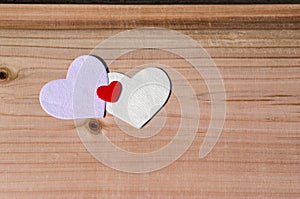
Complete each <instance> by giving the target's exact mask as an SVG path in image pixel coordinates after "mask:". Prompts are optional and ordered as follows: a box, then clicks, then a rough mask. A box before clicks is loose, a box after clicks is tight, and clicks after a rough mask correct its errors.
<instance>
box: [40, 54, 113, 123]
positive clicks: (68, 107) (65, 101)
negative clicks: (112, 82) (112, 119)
mask: <svg viewBox="0 0 300 199" xmlns="http://www.w3.org/2000/svg"><path fill="white" fill-rule="evenodd" d="M83 67H89V70H87V71H89V73H86V74H83V75H84V77H85V78H84V82H80V83H81V85H80V86H77V87H76V89H78V90H77V92H76V93H79V95H77V96H76V98H78V100H80V104H81V106H80V107H76V108H78V109H82V110H86V108H85V106H86V104H85V103H86V101H92V102H94V104H93V105H94V107H95V108H94V111H90V112H84V111H83V112H82V113H80V114H76V116H75V115H74V110H73V109H74V107H73V98H74V96H73V95H74V86H75V83H76V81H77V77H78V74H79V73H80V71H81V69H82V68H83ZM91 79H96V80H97V83H96V84H95V85H90V83H89V82H90V80H91ZM107 84H108V75H107V71H106V67H105V65H104V64H103V63H102V61H100V60H99V59H98V58H96V57H94V56H89V55H84V56H80V57H78V58H76V59H75V60H74V61H73V62H72V64H71V66H70V67H69V70H68V74H67V78H66V79H58V80H53V81H51V82H48V83H47V84H46V85H45V86H44V87H43V88H42V89H41V91H40V104H41V106H42V108H43V109H44V110H45V111H46V112H47V113H48V114H49V115H51V116H53V117H56V118H60V119H78V118H101V117H103V116H104V113H105V102H104V101H103V100H101V99H99V98H98V97H97V95H96V89H97V88H98V87H99V86H103V85H107ZM87 99H90V100H87Z"/></svg>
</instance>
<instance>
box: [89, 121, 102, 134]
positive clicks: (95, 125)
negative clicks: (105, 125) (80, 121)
mask: <svg viewBox="0 0 300 199" xmlns="http://www.w3.org/2000/svg"><path fill="white" fill-rule="evenodd" d="M88 128H89V131H90V132H91V133H92V134H94V135H98V134H100V133H101V124H100V122H99V121H98V120H96V119H90V120H89V122H88Z"/></svg>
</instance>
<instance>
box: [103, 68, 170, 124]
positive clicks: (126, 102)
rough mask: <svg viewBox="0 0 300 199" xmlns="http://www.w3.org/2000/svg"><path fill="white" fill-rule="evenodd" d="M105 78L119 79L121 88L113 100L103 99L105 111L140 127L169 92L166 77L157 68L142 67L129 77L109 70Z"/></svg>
mask: <svg viewBox="0 0 300 199" xmlns="http://www.w3.org/2000/svg"><path fill="white" fill-rule="evenodd" d="M108 78H109V83H110V82H112V81H119V82H120V83H121V84H122V91H121V94H120V97H119V99H118V101H117V102H115V103H109V102H107V105H106V110H107V112H109V113H111V114H112V115H114V116H116V117H118V118H119V119H121V120H123V121H124V122H126V123H128V124H130V125H132V126H134V127H136V128H142V127H143V126H144V125H145V124H146V123H147V122H148V121H149V120H150V119H151V118H152V117H153V116H154V115H155V114H156V113H157V112H158V111H159V110H160V109H161V108H162V107H163V106H164V104H165V103H166V102H167V100H168V98H169V96H170V91H171V82H170V79H169V77H168V75H167V73H166V72H165V71H163V70H162V69H160V68H145V69H143V70H141V71H139V72H138V73H137V74H135V76H133V77H132V78H129V77H128V76H126V75H124V74H122V73H116V72H112V73H108Z"/></svg>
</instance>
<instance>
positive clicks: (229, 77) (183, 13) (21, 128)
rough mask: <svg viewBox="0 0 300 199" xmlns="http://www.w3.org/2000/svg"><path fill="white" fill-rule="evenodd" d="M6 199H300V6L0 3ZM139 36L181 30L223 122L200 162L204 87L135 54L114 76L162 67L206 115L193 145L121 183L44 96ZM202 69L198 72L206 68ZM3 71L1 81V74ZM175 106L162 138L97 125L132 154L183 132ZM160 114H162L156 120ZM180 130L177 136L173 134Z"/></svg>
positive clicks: (189, 74) (176, 63)
mask: <svg viewBox="0 0 300 199" xmlns="http://www.w3.org/2000/svg"><path fill="white" fill-rule="evenodd" d="M0 10H1V12H0V66H1V67H0V68H3V67H5V68H4V69H5V70H6V69H8V70H9V71H10V72H11V80H10V81H1V82H0V118H1V119H0V135H1V136H0V173H1V175H0V197H1V198H14V197H15V198H112V197H114V198H141V197H143V198H299V197H300V189H299V187H300V134H299V129H300V106H299V105H300V102H299V99H300V97H299V95H300V93H299V91H300V56H299V55H300V48H299V47H300V43H299V38H300V6H299V5H245V6H241V5H230V6H226V5H220V6H213V5H198V6H196V5H162V6H155V5H144V6H138V5H126V6H124V5H122V6H121V5H0ZM144 26H157V27H164V28H169V29H175V30H178V31H180V32H182V33H184V34H187V35H188V36H190V37H191V38H193V39H195V40H197V41H198V42H199V43H201V45H202V46H203V47H204V48H205V49H206V50H207V52H208V53H209V54H210V55H211V57H212V58H213V60H214V61H215V63H216V65H217V67H218V69H219V71H220V73H221V75H222V77H223V80H224V84H225V90H226V95H227V101H226V103H227V113H226V121H225V126H224V129H223V131H222V134H221V137H220V139H219V141H218V143H217V145H216V146H215V147H214V149H213V151H212V152H211V153H210V154H209V155H208V156H207V157H206V158H205V159H202V160H199V159H198V153H199V146H200V145H201V143H202V142H203V139H204V137H205V135H206V131H207V128H208V124H209V121H210V118H211V110H210V108H211V99H210V96H209V92H208V89H207V86H206V85H205V82H204V79H203V77H202V78H201V77H199V76H198V75H197V74H196V73H195V70H193V69H191V68H190V66H189V65H188V64H187V63H186V62H185V60H183V59H182V58H180V57H178V56H175V55H170V54H169V53H166V52H161V51H159V50H157V51H153V50H144V51H136V52H132V53H129V54H127V55H124V56H122V57H120V58H119V59H117V60H116V61H115V62H114V63H113V64H112V65H110V69H111V70H112V71H117V72H127V71H128V70H130V69H131V68H134V67H135V66H137V65H141V64H145V63H151V62H153V61H156V60H157V59H159V60H160V63H162V64H166V65H170V66H172V68H174V69H176V70H177V71H179V72H180V73H181V74H182V75H184V77H186V78H187V80H188V81H189V82H190V83H191V85H192V87H193V88H194V89H195V91H196V94H197V97H198V99H199V108H200V110H201V116H200V120H199V121H200V127H199V129H198V132H197V136H196V138H195V140H194V142H193V144H192V146H191V147H190V148H189V149H188V151H187V152H186V153H184V154H183V156H182V157H181V158H180V159H179V160H177V161H176V162H174V163H173V164H172V165H170V166H169V167H166V168H164V169H162V170H159V171H156V172H151V173H147V174H138V175H137V174H128V173H123V172H118V171H115V170H113V169H111V168H109V167H106V166H105V165H103V164H101V163H99V162H98V161H97V160H96V159H94V158H93V156H91V154H90V153H88V152H87V151H86V149H85V147H84V146H83V144H82V143H81V141H80V139H79V137H78V135H77V132H76V130H75V126H74V122H73V121H62V120H58V119H55V118H52V117H50V116H48V115H47V114H46V113H45V112H44V111H43V110H42V109H41V107H40V105H39V100H38V96H39V91H40V89H41V87H42V86H43V85H44V84H45V83H46V82H48V81H50V80H54V79H58V78H64V77H65V75H66V72H67V69H68V66H69V64H70V63H71V61H72V60H74V59H75V58H76V57H78V56H80V55H83V54H88V53H90V51H91V50H92V49H93V48H95V46H97V45H98V44H99V43H100V42H101V41H103V40H104V39H107V38H109V37H110V36H112V35H115V34H116V33H118V32H120V31H123V30H127V29H131V28H136V27H144ZM203 67H205V66H203ZM0 72H1V71H0ZM177 106H178V102H177V101H176V100H175V99H173V97H172V96H171V98H170V102H168V104H167V105H166V110H167V111H170V112H171V113H173V115H174V116H173V117H170V118H168V123H167V124H166V127H165V128H166V130H164V131H162V132H161V133H160V134H159V135H157V136H154V137H153V138H151V139H147V140H141V139H136V138H133V137H130V136H128V135H126V134H124V133H122V132H121V131H120V129H119V128H118V126H116V124H115V121H114V118H113V117H112V116H111V115H108V116H107V118H105V119H102V120H101V124H102V125H103V130H105V131H108V132H109V133H108V134H107V136H108V137H109V139H110V140H111V141H112V142H113V143H115V144H117V145H118V146H119V147H121V148H123V149H126V150H129V151H133V152H149V151H153V150H157V149H159V148H160V147H162V146H164V145H165V144H167V143H169V142H170V140H171V139H172V137H173V136H174V135H173V134H172V132H173V131H170V130H168V129H172V128H173V126H174V125H175V124H177V123H178V116H176V114H177V112H176V111H178V108H176V107H177ZM161 117H162V115H158V117H157V118H158V119H160V118H161ZM174 128H175V127H174Z"/></svg>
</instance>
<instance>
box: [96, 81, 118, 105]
mask: <svg viewBox="0 0 300 199" xmlns="http://www.w3.org/2000/svg"><path fill="white" fill-rule="evenodd" d="M121 90H122V85H121V83H120V82H118V81H113V82H111V83H110V84H109V85H107V86H100V87H98V88H97V95H98V97H99V98H100V99H102V100H104V101H106V102H116V101H118V99H119V96H120V93H121Z"/></svg>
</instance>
